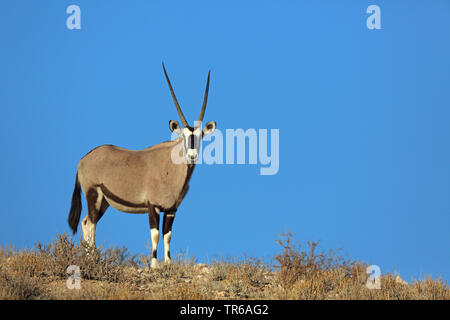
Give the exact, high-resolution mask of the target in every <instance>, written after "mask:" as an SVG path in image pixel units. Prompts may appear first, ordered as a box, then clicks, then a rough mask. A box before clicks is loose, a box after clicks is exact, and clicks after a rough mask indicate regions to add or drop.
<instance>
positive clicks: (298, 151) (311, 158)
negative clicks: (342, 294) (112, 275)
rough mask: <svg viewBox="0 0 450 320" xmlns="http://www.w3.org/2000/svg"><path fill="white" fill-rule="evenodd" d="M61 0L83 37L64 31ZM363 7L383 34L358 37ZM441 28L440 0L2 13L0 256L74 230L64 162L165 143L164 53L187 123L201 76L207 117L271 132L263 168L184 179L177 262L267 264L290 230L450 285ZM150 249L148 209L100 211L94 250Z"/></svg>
mask: <svg viewBox="0 0 450 320" xmlns="http://www.w3.org/2000/svg"><path fill="white" fill-rule="evenodd" d="M71 4H76V5H78V6H80V8H81V30H68V29H67V27H66V19H67V18H68V16H69V15H68V14H67V13H66V8H67V7H68V6H69V5H71ZM371 4H376V5H378V6H380V8H381V27H382V29H381V30H369V29H368V28H367V27H366V19H367V18H368V17H369V14H367V13H366V9H367V7H368V6H369V5H371ZM449 32H450V2H449V1H444V0H434V1H400V0H399V1H380V0H373V1H362V0H361V1H331V0H330V1H312V0H311V1H263V0H258V1H245V2H244V1H234V0H229V1H143V0H142V1H137V0H136V1H123V0H122V1H100V0H95V1H93V0H72V1H65V0H51V1H50V0H46V1H7V2H4V3H3V4H2V6H1V8H0V106H1V115H0V130H1V131H0V132H1V133H0V139H1V141H0V146H1V156H0V177H1V182H0V199H1V209H0V218H1V222H0V245H2V246H4V245H7V244H14V245H15V246H17V247H19V248H21V247H32V246H33V244H34V243H35V242H37V241H38V240H40V241H43V242H49V241H51V240H52V239H54V238H55V236H56V235H57V233H62V232H70V229H69V226H68V224H67V216H68V211H69V207H70V201H71V197H72V192H73V186H74V180H75V174H76V167H77V163H78V161H79V160H80V158H81V157H82V156H84V155H85V154H86V153H87V152H88V151H90V150H91V149H93V148H94V147H96V146H99V145H102V144H114V145H118V146H121V147H126V148H130V149H143V148H146V147H148V146H151V145H154V144H157V143H159V142H162V141H166V140H169V139H170V131H169V128H168V122H169V120H171V119H174V120H178V121H179V119H178V115H177V112H176V109H175V107H174V105H173V102H172V99H171V97H170V92H169V90H168V87H167V84H166V82H165V79H164V75H163V72H162V68H161V61H162V60H164V62H165V64H166V67H167V69H168V72H169V75H170V76H171V80H172V83H173V85H174V88H175V91H176V93H177V97H178V100H179V101H180V104H181V106H182V108H183V111H184V113H185V115H186V117H187V118H188V120H189V121H193V120H195V119H196V118H197V117H198V113H199V111H200V108H201V103H202V99H203V92H204V86H205V81H206V75H207V72H208V70H209V69H211V70H212V73H211V87H210V96H209V103H208V108H207V110H206V115H205V119H204V120H205V121H211V120H215V121H217V125H218V129H221V130H222V132H225V129H227V128H229V129H237V128H242V129H245V130H246V129H249V128H254V129H256V130H259V129H279V130H280V131H279V132H280V167H279V172H278V174H277V175H273V176H261V175H260V174H259V170H260V167H261V165H259V164H257V165H250V164H247V165H199V166H198V167H197V168H196V170H195V172H194V175H193V178H192V180H191V188H190V190H189V193H188V195H187V197H186V198H185V200H184V202H183V203H182V205H181V207H180V208H179V211H178V213H177V217H176V219H175V222H174V229H173V237H172V247H171V251H172V255H173V256H176V254H177V253H181V252H186V251H188V252H189V254H190V255H193V256H195V257H197V258H198V259H199V260H200V261H204V260H206V259H208V258H209V259H211V258H214V257H216V256H224V257H226V256H239V255H241V254H244V253H246V254H248V255H252V256H257V257H269V258H270V257H272V256H273V255H274V254H276V253H278V252H279V248H278V245H277V244H276V242H275V240H276V239H277V238H278V234H280V233H281V232H283V231H287V230H290V231H291V232H293V233H294V234H295V238H296V239H297V240H299V241H301V242H303V243H304V242H306V241H307V240H318V239H320V240H321V247H322V248H323V249H329V248H334V249H335V248H338V247H342V248H343V253H345V254H347V255H348V256H349V257H351V258H356V259H360V260H362V261H365V262H368V263H372V264H377V265H379V266H380V267H381V271H382V272H387V271H390V272H391V271H393V270H396V271H398V272H399V273H400V275H402V276H403V277H404V278H405V279H406V280H408V281H409V280H411V279H414V278H423V277H424V276H425V275H432V276H433V277H439V276H442V277H443V278H444V279H446V280H449V279H450V233H449V227H450V41H449ZM83 198H84V197H83ZM83 205H84V209H83V213H82V217H84V215H85V214H86V205H85V201H84V200H83ZM77 238H78V234H77ZM149 241H150V231H149V225H148V218H147V216H146V215H131V214H125V213H121V212H118V211H116V210H115V209H112V208H110V209H108V211H107V213H106V214H105V215H104V217H103V218H102V219H101V220H100V222H99V224H98V226H97V244H102V243H103V244H105V245H106V246H115V245H118V246H123V245H124V246H126V247H127V248H129V249H130V251H131V252H132V253H141V252H148V251H147V248H148V244H149ZM159 248H160V250H159V257H160V258H161V257H162V254H163V250H162V241H161V242H160V246H159Z"/></svg>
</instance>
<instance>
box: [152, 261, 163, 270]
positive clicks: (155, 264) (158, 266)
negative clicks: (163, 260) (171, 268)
mask: <svg viewBox="0 0 450 320" xmlns="http://www.w3.org/2000/svg"><path fill="white" fill-rule="evenodd" d="M150 266H151V268H152V269H160V268H161V266H160V265H159V262H158V260H156V259H152V262H151V265H150Z"/></svg>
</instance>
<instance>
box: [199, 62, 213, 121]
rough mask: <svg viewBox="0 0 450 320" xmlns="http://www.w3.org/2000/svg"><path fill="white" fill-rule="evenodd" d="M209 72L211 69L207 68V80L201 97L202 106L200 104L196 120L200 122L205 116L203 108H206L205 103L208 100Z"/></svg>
mask: <svg viewBox="0 0 450 320" xmlns="http://www.w3.org/2000/svg"><path fill="white" fill-rule="evenodd" d="M210 74H211V70H209V72H208V81H207V82H206V89H205V97H204V98H203V106H202V110H201V111H200V115H199V116H198V120H197V121H200V122H202V121H203V117H204V116H205V109H206V103H207V102H208V91H209V76H210Z"/></svg>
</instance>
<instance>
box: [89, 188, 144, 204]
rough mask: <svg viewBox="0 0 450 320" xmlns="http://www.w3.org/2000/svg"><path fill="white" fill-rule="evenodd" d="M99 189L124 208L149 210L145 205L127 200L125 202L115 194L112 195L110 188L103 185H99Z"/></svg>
mask: <svg viewBox="0 0 450 320" xmlns="http://www.w3.org/2000/svg"><path fill="white" fill-rule="evenodd" d="M98 187H100V189H101V190H102V192H103V194H104V195H105V196H106V197H107V198H109V199H111V200H112V201H114V202H117V203H118V204H121V205H123V206H126V207H130V208H147V207H148V206H147V205H146V204H145V203H133V202H129V201H127V200H124V199H122V198H120V197H118V196H116V195H115V194H114V193H112V192H111V191H109V190H108V188H106V187H105V186H104V185H103V183H102V184H100V185H98Z"/></svg>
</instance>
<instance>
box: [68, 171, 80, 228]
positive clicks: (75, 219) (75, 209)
mask: <svg viewBox="0 0 450 320" xmlns="http://www.w3.org/2000/svg"><path fill="white" fill-rule="evenodd" d="M80 215H81V186H80V181H78V172H77V178H76V180H75V189H74V190H73V195H72V204H71V205H70V212H69V218H68V219H67V221H68V222H69V226H70V228H71V229H72V231H73V234H75V233H77V228H78V223H79V222H80Z"/></svg>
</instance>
